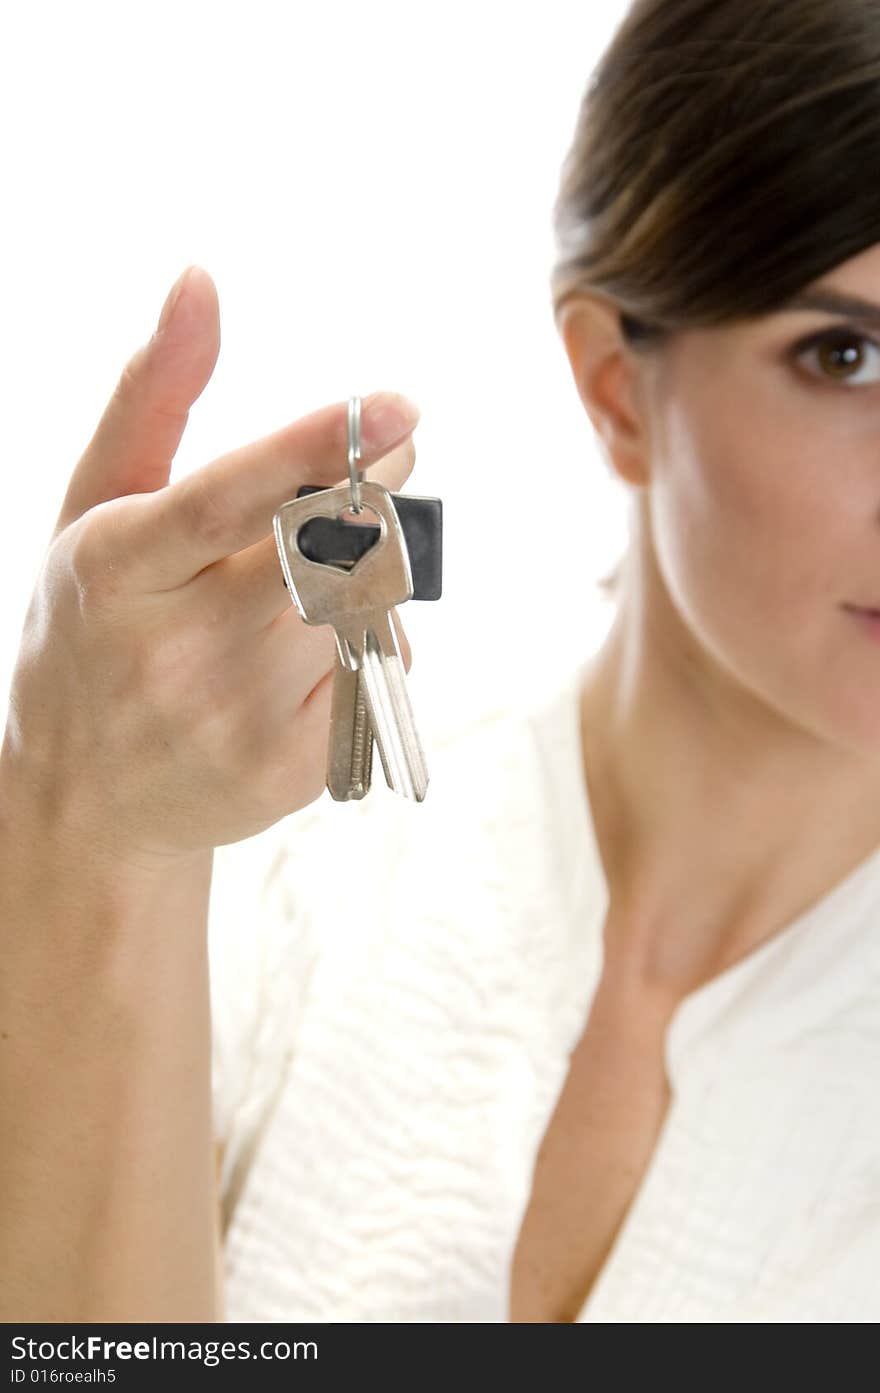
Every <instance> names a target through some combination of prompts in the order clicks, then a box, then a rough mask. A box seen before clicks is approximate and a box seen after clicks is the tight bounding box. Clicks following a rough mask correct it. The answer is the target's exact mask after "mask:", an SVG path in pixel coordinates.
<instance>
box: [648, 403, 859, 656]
mask: <svg viewBox="0 0 880 1393" xmlns="http://www.w3.org/2000/svg"><path fill="white" fill-rule="evenodd" d="M744 400H748V398H747V397H746V398H744ZM703 402H704V404H705V405H704V409H703V410H701V411H699V412H698V413H696V414H695V413H694V412H693V411H692V410H691V411H689V412H688V414H687V417H686V419H685V418H684V417H679V418H678V419H672V420H671V421H670V423H669V426H670V429H669V434H668V454H666V455H665V457H664V462H663V467H662V468H661V469H660V470H659V471H658V473H657V476H656V478H655V480H654V482H653V483H652V488H651V512H652V516H653V524H654V544H655V548H656V551H657V557H658V564H659V566H660V569H661V572H662V574H663V576H664V579H665V581H666V584H667V587H668V588H669V590H670V593H671V594H672V596H673V599H674V601H675V603H676V604H677V606H678V608H679V610H680V611H681V612H682V613H683V614H684V615H685V616H686V617H687V618H688V620H689V622H690V623H691V625H692V626H693V627H695V628H696V629H697V630H698V631H699V632H700V633H701V635H702V636H703V637H704V638H705V639H707V640H708V639H712V638H714V639H715V640H716V642H717V643H720V644H733V645H734V646H735V647H736V648H738V650H739V651H740V652H741V653H742V654H743V655H746V654H747V653H749V652H752V653H755V654H760V653H761V652H762V651H767V652H769V653H771V654H772V652H774V651H776V652H777V653H778V648H779V644H780V641H781V640H784V642H785V643H786V644H787V645H788V647H789V650H791V648H792V647H793V646H794V647H796V646H797V645H798V643H802V644H803V645H804V648H805V651H806V649H807V647H809V646H810V645H811V644H812V643H813V642H814V641H815V639H816V637H817V635H818V633H819V631H820V628H821V625H822V624H823V623H824V624H826V625H827V623H828V621H829V617H830V616H831V614H832V612H839V611H837V609H836V607H837V605H838V603H839V601H840V600H841V599H843V598H845V596H844V595H842V594H840V593H838V592H839V591H840V587H841V583H842V581H843V579H844V567H845V562H846V555H847V547H848V546H849V547H850V548H851V545H852V537H853V535H854V533H853V526H852V519H851V518H849V517H848V516H847V512H846V509H845V508H844V507H842V506H841V495H840V492H839V490H838V491H836V492H835V490H833V489H830V488H829V478H830V476H831V474H832V472H833V470H834V467H835V461H834V460H833V459H832V460H829V459H828V458H827V457H826V456H825V453H824V452H822V454H821V455H820V453H819V452H818V451H817V448H816V441H815V436H814V435H813V436H812V437H809V435H808V438H802V437H803V436H804V434H805V433H804V430H803V427H802V426H799V425H798V422H797V421H793V420H789V419H786V418H785V417H784V416H782V415H781V414H780V412H779V409H778V408H779V402H778V400H777V401H776V402H775V404H774V406H775V409H774V410H772V411H767V410H766V409H765V410H764V411H763V412H762V410H761V404H760V402H759V403H757V404H756V403H754V402H752V403H751V406H752V409H751V410H749V409H747V408H743V409H741V410H736V409H734V408H733V407H732V406H731V405H730V404H729V403H724V402H721V401H719V400H718V399H717V398H714V399H713V398H712V397H711V394H710V395H708V396H704V397H703Z"/></svg>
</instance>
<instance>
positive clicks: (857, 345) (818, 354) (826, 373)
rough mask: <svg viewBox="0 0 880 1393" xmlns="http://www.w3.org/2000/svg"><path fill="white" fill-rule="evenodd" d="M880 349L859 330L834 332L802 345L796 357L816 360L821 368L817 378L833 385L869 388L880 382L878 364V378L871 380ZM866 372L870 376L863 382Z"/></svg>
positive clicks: (819, 335)
mask: <svg viewBox="0 0 880 1393" xmlns="http://www.w3.org/2000/svg"><path fill="white" fill-rule="evenodd" d="M878 348H880V345H878V344H876V343H875V342H874V340H873V339H870V338H867V337H866V336H865V335H864V334H860V333H858V331H857V330H855V329H833V330H832V331H831V332H830V333H829V332H828V331H827V330H826V331H825V332H823V333H821V334H814V335H813V336H812V338H810V339H807V340H806V341H805V342H803V343H800V344H798V346H797V348H796V350H795V355H794V356H795V357H796V358H805V357H812V358H813V360H814V361H815V363H816V364H817V368H818V372H817V373H813V376H817V375H818V376H820V377H823V378H824V379H825V380H826V381H831V382H843V383H848V384H854V385H855V386H865V385H871V383H872V382H880V376H878V375H876V374H877V371H878V368H880V362H875V364H874V371H875V376H874V377H873V378H871V377H870V365H871V358H872V356H873V357H874V358H877V356H878ZM872 351H873V354H872ZM866 370H867V371H868V374H869V376H868V379H867V382H866V381H865V379H864V377H862V378H861V379H859V376H858V375H859V373H860V372H861V373H864V372H865V371H866Z"/></svg>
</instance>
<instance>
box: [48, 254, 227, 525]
mask: <svg viewBox="0 0 880 1393" xmlns="http://www.w3.org/2000/svg"><path fill="white" fill-rule="evenodd" d="M219 353H220V313H219V304H218V300H217V288H216V286H215V285H214V282H213V280H212V279H211V277H210V276H209V274H208V272H207V271H205V270H203V268H202V267H201V266H188V267H187V269H186V270H185V271H184V272H183V274H182V275H181V276H180V277H179V278H178V280H177V281H175V283H174V285H173V286H172V287H171V290H170V291H169V292H168V297H167V299H166V301H165V304H164V306H163V308H162V313H161V315H160V318H159V322H158V324H157V326H156V329H155V331H154V333H153V335H152V337H151V338H150V339H149V340H148V342H147V343H145V344H143V345H142V346H141V347H140V348H138V349H137V350H136V352H135V353H134V354H133V355H132V356H131V358H130V359H129V360H128V362H127V363H126V365H125V367H124V368H123V370H122V375H121V376H120V378H119V381H118V383H117V385H116V388H115V390H114V392H113V395H112V397H111V398H110V401H109V402H108V404H107V407H106V409H105V411H104V414H103V416H102V417H101V420H100V421H99V423H98V428H97V430H96V431H95V433H94V435H93V436H92V438H91V440H90V441H89V444H88V445H87V447H86V449H85V451H84V453H83V455H82V456H81V458H80V460H79V462H78V463H77V465H76V468H75V469H74V471H73V474H72V475H71V478H70V483H69V485H68V488H67V493H66V495H65V497H64V502H63V504H62V506H61V511H60V513H59V515H58V520H57V522H56V525H55V533H54V534H53V536H54V535H57V533H58V532H60V531H61V530H63V529H64V528H65V527H67V526H69V524H70V523H71V522H73V521H75V519H76V518H78V517H81V516H82V514H83V513H85V512H87V511H88V510H89V509H90V508H94V507H95V506H96V505H97V504H99V503H104V502H105V501H106V500H107V499H110V498H121V497H123V496H124V495H126V494H130V493H153V492H155V491H156V490H157V489H160V488H163V487H164V486H165V485H166V484H167V483H168V477H169V475H170V473H171V463H172V460H173V459H174V455H175V452H176V450H177V447H178V445H179V444H180V439H181V436H182V435H183V432H184V430H185V429H186V423H187V421H188V419H189V409H190V407H191V406H192V404H193V402H194V401H196V400H197V398H198V397H200V396H201V394H202V392H203V391H204V390H205V387H206V386H207V384H208V381H209V380H210V377H211V373H212V372H213V371H214V367H215V365H216V362H217V358H218V356H219Z"/></svg>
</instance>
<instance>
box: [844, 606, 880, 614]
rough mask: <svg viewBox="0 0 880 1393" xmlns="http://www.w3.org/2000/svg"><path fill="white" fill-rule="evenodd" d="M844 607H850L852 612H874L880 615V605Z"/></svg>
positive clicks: (845, 607)
mask: <svg viewBox="0 0 880 1393" xmlns="http://www.w3.org/2000/svg"><path fill="white" fill-rule="evenodd" d="M843 608H844V609H850V610H852V611H853V613H854V614H874V615H877V616H880V606H877V607H874V606H871V605H844V606H843Z"/></svg>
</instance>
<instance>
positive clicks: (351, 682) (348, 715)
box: [327, 661, 373, 803]
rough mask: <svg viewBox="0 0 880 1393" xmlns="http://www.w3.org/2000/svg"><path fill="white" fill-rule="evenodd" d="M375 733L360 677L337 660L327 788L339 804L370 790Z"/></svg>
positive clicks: (355, 671) (360, 796)
mask: <svg viewBox="0 0 880 1393" xmlns="http://www.w3.org/2000/svg"><path fill="white" fill-rule="evenodd" d="M372 763H373V730H372V726H371V724H370V710H369V704H368V702H367V697H366V692H365V691H364V687H363V682H362V680H361V674H360V672H359V671H358V670H354V671H352V670H351V669H350V668H347V667H344V666H343V665H342V663H341V662H339V661H337V663H336V671H335V672H334V674H333V698H332V702H331V706H330V743H329V746H328V751H327V789H328V791H329V793H330V796H331V798H333V799H335V801H336V802H337V803H344V802H347V801H348V800H349V799H352V798H364V797H365V796H366V795H367V793H369V791H370V776H371V772H372Z"/></svg>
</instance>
